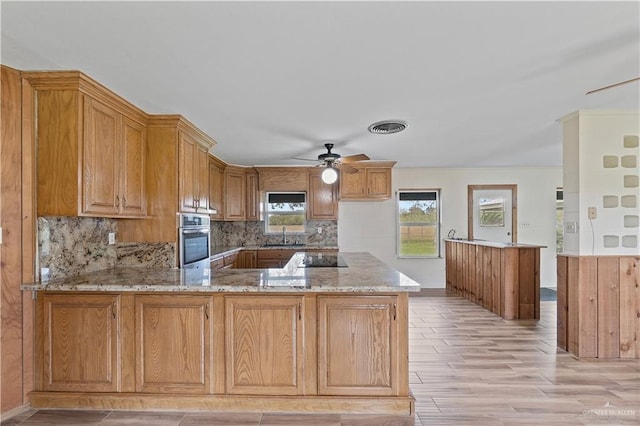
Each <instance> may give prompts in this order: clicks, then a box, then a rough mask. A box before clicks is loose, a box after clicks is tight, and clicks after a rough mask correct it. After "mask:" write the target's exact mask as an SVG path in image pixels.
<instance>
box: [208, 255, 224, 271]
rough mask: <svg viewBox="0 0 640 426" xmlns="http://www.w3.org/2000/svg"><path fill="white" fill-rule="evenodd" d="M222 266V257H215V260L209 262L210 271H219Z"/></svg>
mask: <svg viewBox="0 0 640 426" xmlns="http://www.w3.org/2000/svg"><path fill="white" fill-rule="evenodd" d="M223 266H224V258H223V257H216V258H215V259H212V260H211V266H210V268H211V269H221V268H222V267H223Z"/></svg>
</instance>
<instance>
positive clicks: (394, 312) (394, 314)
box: [393, 303, 397, 321]
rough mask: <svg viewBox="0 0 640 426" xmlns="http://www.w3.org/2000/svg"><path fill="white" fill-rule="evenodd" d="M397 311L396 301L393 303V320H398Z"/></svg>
mask: <svg viewBox="0 0 640 426" xmlns="http://www.w3.org/2000/svg"><path fill="white" fill-rule="evenodd" d="M396 311H397V307H396V304H395V303H394V304H393V320H394V321H395V320H396Z"/></svg>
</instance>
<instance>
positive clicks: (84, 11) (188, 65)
mask: <svg viewBox="0 0 640 426" xmlns="http://www.w3.org/2000/svg"><path fill="white" fill-rule="evenodd" d="M1 14H2V42H1V49H2V50H1V51H0V55H1V61H2V63H3V64H5V65H8V66H11V67H14V68H17V69H21V70H43V69H56V70H58V69H77V70H80V71H83V72H84V73H86V74H88V75H89V76H90V77H92V78H94V79H96V80H97V81H99V82H101V83H102V84H104V85H105V86H107V87H109V88H110V89H112V90H113V91H114V92H116V93H118V94H119V95H121V96H123V97H124V98H126V99H128V100H129V101H130V102H132V103H133V104H135V105H137V106H138V107H140V108H141V109H143V110H144V111H146V112H148V113H160V114H169V113H179V114H182V115H184V116H185V117H186V118H187V119H189V120H190V121H192V122H193V123H194V124H195V125H197V126H198V127H199V128H201V129H202V130H204V131H205V132H206V133H208V134H209V135H211V136H212V137H213V138H214V139H216V140H217V142H218V144H217V146H216V147H215V148H214V149H213V151H212V152H214V153H215V154H217V155H218V156H220V157H221V158H222V159H224V160H225V161H228V162H231V163H237V164H245V165H294V164H300V163H301V162H300V161H296V160H291V157H311V158H314V157H315V156H317V155H318V154H320V153H321V152H322V151H323V147H322V144H323V143H324V142H334V143H336V149H335V151H337V152H339V153H340V154H342V155H349V154H355V153H360V152H364V153H366V154H368V155H369V156H370V157H371V158H372V159H379V160H383V159H384V160H397V161H398V166H399V167H494V166H497V167H500V166H559V165H561V164H562V158H561V156H562V141H561V125H560V124H559V123H558V122H557V119H558V118H560V117H561V116H563V115H566V114H568V113H571V112H573V111H575V110H578V109H618V108H633V109H637V108H640V89H639V84H638V82H637V81H636V82H633V83H629V84H625V85H623V86H618V87H615V88H611V89H608V90H605V91H602V92H598V93H594V94H591V95H585V93H586V92H587V91H589V90H591V89H595V88H598V87H602V86H606V85H609V84H612V83H615V82H619V81H623V80H628V79H631V78H635V77H638V76H639V75H640V2H637V1H630V2H620V3H616V2H611V1H603V2H476V1H474V2H452V1H449V2H416V1H413V2H382V1H378V2H363V1H356V2H266V1H261V2H188V3H187V2H136V3H133V2H123V3H116V2H43V3H36V2H9V1H4V0H3V1H2V2H1ZM384 119H401V120H405V121H406V122H407V123H408V128H407V130H405V131H404V132H402V133H399V134H395V135H373V134H370V133H368V132H367V127H368V125H370V124H371V123H373V122H376V121H379V120H384ZM303 163H304V162H303ZM304 164H305V165H307V164H309V163H304Z"/></svg>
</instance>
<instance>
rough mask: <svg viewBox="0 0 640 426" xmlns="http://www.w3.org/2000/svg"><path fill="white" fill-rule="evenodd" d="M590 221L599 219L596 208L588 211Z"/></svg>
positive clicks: (590, 208)
mask: <svg viewBox="0 0 640 426" xmlns="http://www.w3.org/2000/svg"><path fill="white" fill-rule="evenodd" d="M588 215H589V219H590V220H591V219H597V218H598V209H597V208H595V207H589V210H588Z"/></svg>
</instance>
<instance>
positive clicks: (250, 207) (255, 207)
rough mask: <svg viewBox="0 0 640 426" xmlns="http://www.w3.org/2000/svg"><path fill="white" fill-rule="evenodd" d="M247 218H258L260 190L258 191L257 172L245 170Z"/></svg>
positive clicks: (252, 219)
mask: <svg viewBox="0 0 640 426" xmlns="http://www.w3.org/2000/svg"><path fill="white" fill-rule="evenodd" d="M246 219H247V220H251V221H256V220H260V192H259V191H258V173H257V172H256V171H255V170H254V169H249V170H247V216H246Z"/></svg>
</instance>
